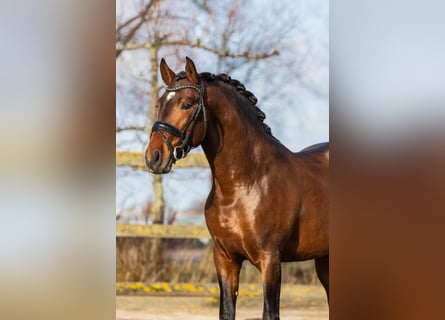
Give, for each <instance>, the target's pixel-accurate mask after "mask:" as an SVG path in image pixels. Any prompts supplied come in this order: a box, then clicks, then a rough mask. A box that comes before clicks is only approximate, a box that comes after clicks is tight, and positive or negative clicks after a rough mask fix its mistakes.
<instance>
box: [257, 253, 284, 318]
mask: <svg viewBox="0 0 445 320" xmlns="http://www.w3.org/2000/svg"><path fill="white" fill-rule="evenodd" d="M260 271H261V277H262V280H263V291H264V292H263V294H264V307H263V320H279V319H280V289H281V264H280V259H279V257H278V256H277V255H273V254H272V255H268V256H266V257H265V258H264V259H263V260H262V262H261V267H260Z"/></svg>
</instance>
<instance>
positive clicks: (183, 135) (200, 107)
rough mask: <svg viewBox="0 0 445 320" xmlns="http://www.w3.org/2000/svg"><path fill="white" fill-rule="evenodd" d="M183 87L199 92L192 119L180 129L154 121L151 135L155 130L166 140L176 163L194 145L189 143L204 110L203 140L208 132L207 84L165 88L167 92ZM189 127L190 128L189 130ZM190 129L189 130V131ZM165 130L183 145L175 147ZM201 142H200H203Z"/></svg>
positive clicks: (170, 157)
mask: <svg viewBox="0 0 445 320" xmlns="http://www.w3.org/2000/svg"><path fill="white" fill-rule="evenodd" d="M183 89H193V90H196V91H198V93H199V99H198V103H197V105H196V109H195V111H194V112H193V114H192V116H191V117H190V119H189V120H188V121H187V123H186V124H185V126H184V128H183V129H182V130H179V129H178V128H176V127H175V126H172V125H171V124H169V123H167V122H163V121H156V122H155V123H153V127H152V129H151V134H150V136H151V135H153V132H157V133H158V134H159V135H160V136H161V138H162V140H164V142H165V144H166V145H167V147H168V150H169V160H168V161H169V163H170V162H171V163H175V162H176V160H179V159H183V158H185V157H186V156H187V154H188V153H189V152H190V150H191V149H192V147H191V146H190V145H189V144H188V143H189V140H190V137H191V136H192V133H193V129H194V128H195V125H196V122H197V120H198V116H199V114H200V113H201V112H202V114H203V117H204V132H203V134H202V137H201V142H202V141H203V140H204V138H205V136H206V133H207V113H206V108H205V105H204V93H205V86H204V82H203V81H201V88H199V87H197V86H194V85H191V84H190V85H183V86H177V87H167V88H166V89H165V90H166V91H167V92H176V91H179V90H183ZM189 128H190V129H189ZM188 129H189V130H188ZM187 130H188V132H187ZM164 132H168V133H169V134H171V135H173V136H175V137H178V138H179V139H180V140H181V145H180V146H176V147H174V148H173V146H172V144H171V142H170V140H169V139H168V138H167V137H166V135H165V134H164ZM201 142H200V144H201Z"/></svg>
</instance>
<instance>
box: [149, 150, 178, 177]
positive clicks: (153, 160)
mask: <svg viewBox="0 0 445 320" xmlns="http://www.w3.org/2000/svg"><path fill="white" fill-rule="evenodd" d="M145 164H146V165H147V168H148V170H149V171H150V172H151V173H154V174H163V173H169V172H170V171H171V168H172V161H170V160H167V163H164V157H163V156H162V153H161V151H159V150H158V149H155V150H154V151H152V152H151V153H149V152H145Z"/></svg>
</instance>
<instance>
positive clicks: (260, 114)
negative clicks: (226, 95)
mask: <svg viewBox="0 0 445 320" xmlns="http://www.w3.org/2000/svg"><path fill="white" fill-rule="evenodd" d="M199 76H200V77H201V79H203V80H210V81H212V80H219V81H222V82H224V83H227V84H229V85H231V86H232V87H234V88H235V89H236V90H237V91H238V92H239V93H240V94H241V95H243V96H244V97H246V98H247V100H248V101H249V102H250V105H251V106H252V108H253V111H255V112H256V115H257V118H258V120H259V121H260V122H261V124H262V125H263V128H264V130H265V131H266V132H267V133H268V134H269V135H271V136H272V130H271V129H270V127H269V126H268V125H267V124H265V123H264V119H266V114H265V113H264V112H263V111H262V110H261V109H260V108H259V107H258V106H257V105H256V104H257V102H258V99H257V98H256V97H255V95H254V94H253V93H252V92H250V91H248V90H246V87H245V86H244V84H242V83H241V82H240V81H238V80H236V79H232V78H231V77H230V76H229V75H227V74H225V73H220V74H217V75H215V74H213V73H210V72H202V73H200V74H199ZM185 78H186V75H185V72H184V71H181V72H179V73H178V74H176V76H175V79H174V80H175V81H178V80H182V79H185Z"/></svg>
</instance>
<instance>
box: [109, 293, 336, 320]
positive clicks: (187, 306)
mask: <svg viewBox="0 0 445 320" xmlns="http://www.w3.org/2000/svg"><path fill="white" fill-rule="evenodd" d="M239 298H241V297H239ZM262 303H263V302H262V297H254V298H245V299H239V303H238V305H237V319H239V320H260V319H261V314H262ZM281 305H282V306H281V312H280V313H281V320H291V319H292V320H306V319H307V320H322V319H323V320H327V319H329V310H328V305H327V303H326V298H325V295H324V292H323V290H322V289H321V288H319V287H315V288H313V287H297V288H296V287H285V288H283V289H282V299H281ZM116 319H117V320H173V319H175V320H176V319H196V320H210V319H212V320H215V319H218V303H217V300H215V298H211V297H177V296H117V297H116Z"/></svg>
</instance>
